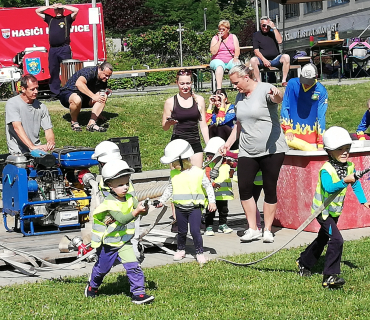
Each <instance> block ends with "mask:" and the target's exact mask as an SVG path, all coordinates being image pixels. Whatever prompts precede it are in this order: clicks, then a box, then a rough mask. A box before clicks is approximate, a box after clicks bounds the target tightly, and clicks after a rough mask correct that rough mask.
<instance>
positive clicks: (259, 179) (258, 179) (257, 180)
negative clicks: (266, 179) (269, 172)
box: [254, 170, 263, 186]
mask: <svg viewBox="0 0 370 320" xmlns="http://www.w3.org/2000/svg"><path fill="white" fill-rule="evenodd" d="M254 184H255V185H256V186H262V185H263V180H262V171H261V170H259V171H258V172H257V174H256V177H255V178H254Z"/></svg>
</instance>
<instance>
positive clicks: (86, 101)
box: [59, 62, 113, 132]
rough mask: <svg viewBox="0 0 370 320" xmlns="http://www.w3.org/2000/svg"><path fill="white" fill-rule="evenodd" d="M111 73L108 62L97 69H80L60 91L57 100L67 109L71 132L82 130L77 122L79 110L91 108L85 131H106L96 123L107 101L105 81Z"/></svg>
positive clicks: (110, 66)
mask: <svg viewBox="0 0 370 320" xmlns="http://www.w3.org/2000/svg"><path fill="white" fill-rule="evenodd" d="M112 72H113V67H112V65H111V64H110V63H108V62H103V63H102V64H101V65H100V66H97V67H86V68H82V69H81V70H78V71H77V72H76V73H75V74H74V75H73V76H72V77H70V78H69V79H68V81H67V83H66V84H65V86H64V87H63V88H61V89H60V94H59V100H60V103H61V104H62V105H63V106H64V107H66V108H69V111H70V113H71V128H72V130H73V131H81V130H82V128H81V127H80V125H79V123H78V121H77V120H78V115H79V114H80V111H81V108H92V110H91V118H90V120H89V123H88V124H87V126H86V130H87V131H91V132H92V131H98V132H104V131H106V129H105V128H104V127H99V126H98V125H97V124H96V121H97V120H98V118H99V116H100V114H101V113H102V111H103V110H104V107H105V103H106V101H107V81H108V79H109V78H110V76H111V75H112Z"/></svg>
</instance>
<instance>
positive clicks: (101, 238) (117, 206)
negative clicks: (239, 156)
mask: <svg viewBox="0 0 370 320" xmlns="http://www.w3.org/2000/svg"><path fill="white" fill-rule="evenodd" d="M136 205H137V201H136V199H135V198H134V197H132V196H131V195H129V194H128V195H126V201H124V202H123V201H119V200H117V199H116V198H114V197H113V196H112V195H111V194H109V195H108V196H107V197H106V198H105V200H104V201H103V202H102V203H101V204H100V205H99V206H98V207H97V208H96V209H95V211H94V214H93V226H92V236H91V246H92V247H93V248H98V247H100V245H101V244H107V245H110V246H113V247H122V246H123V245H124V244H125V243H126V242H128V241H130V240H131V238H132V237H133V236H134V233H135V219H134V218H132V219H130V217H127V218H128V219H130V221H129V222H128V223H126V224H122V223H120V222H118V221H115V222H113V223H111V224H110V225H106V224H105V223H104V221H105V220H106V218H107V217H109V216H110V217H113V216H112V214H114V215H116V214H120V215H128V214H131V212H132V211H133V209H134V207H135V206H136Z"/></svg>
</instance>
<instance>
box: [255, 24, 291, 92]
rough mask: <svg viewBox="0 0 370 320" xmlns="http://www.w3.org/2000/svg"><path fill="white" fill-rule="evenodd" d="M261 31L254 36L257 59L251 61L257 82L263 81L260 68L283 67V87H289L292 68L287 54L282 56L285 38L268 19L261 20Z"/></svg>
mask: <svg viewBox="0 0 370 320" xmlns="http://www.w3.org/2000/svg"><path fill="white" fill-rule="evenodd" d="M260 25H261V31H257V32H255V33H254V34H253V50H254V54H255V57H253V58H252V59H251V61H250V63H251V67H252V68H253V70H254V76H255V78H256V80H257V81H261V78H260V72H259V66H265V67H281V65H283V78H282V85H283V87H286V86H287V84H288V83H287V81H286V78H287V76H288V72H289V68H290V57H289V55H287V54H280V51H279V44H280V43H282V42H283V38H282V36H281V34H280V32H279V30H278V29H277V28H276V27H275V24H274V23H273V22H272V21H271V20H270V18H268V17H261V19H260Z"/></svg>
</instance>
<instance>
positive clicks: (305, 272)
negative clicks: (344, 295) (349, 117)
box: [296, 127, 370, 288]
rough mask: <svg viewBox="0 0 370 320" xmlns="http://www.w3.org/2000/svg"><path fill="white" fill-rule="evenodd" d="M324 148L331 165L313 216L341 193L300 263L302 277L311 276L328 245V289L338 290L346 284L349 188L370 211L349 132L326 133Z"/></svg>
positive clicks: (320, 185)
mask: <svg viewBox="0 0 370 320" xmlns="http://www.w3.org/2000/svg"><path fill="white" fill-rule="evenodd" d="M323 140H324V148H325V149H326V151H327V153H328V155H329V161H328V162H325V164H324V165H323V166H322V167H321V169H320V171H319V181H318V183H317V187H316V191H315V195H314V198H313V203H312V208H311V211H312V213H313V212H315V210H317V209H318V208H319V207H320V206H321V205H322V204H323V203H324V202H325V200H326V199H327V198H328V197H329V196H330V195H331V194H333V193H336V192H338V191H340V193H339V194H338V195H337V196H336V198H335V199H334V200H333V201H332V202H331V203H330V204H329V205H328V206H327V207H326V208H325V209H324V210H323V211H322V212H321V214H320V215H319V216H318V217H317V221H318V222H319V224H320V226H321V227H320V230H319V233H318V235H317V238H316V239H315V240H314V241H313V242H312V243H311V244H310V245H309V246H308V247H307V248H306V250H305V251H303V252H302V253H301V255H300V257H299V258H298V259H297V261H296V263H297V266H298V268H299V274H300V276H310V275H311V268H312V267H313V266H314V265H315V263H316V262H317V260H318V259H319V257H320V256H321V254H322V252H323V250H324V248H325V246H326V245H328V247H327V250H326V255H325V263H324V272H323V274H324V277H323V282H322V286H323V287H324V288H338V287H341V286H343V285H344V284H345V281H344V279H342V278H340V277H339V276H338V274H339V273H340V261H341V257H342V251H343V238H342V235H341V234H340V232H339V229H338V227H337V222H338V219H339V216H340V214H341V212H342V209H343V203H344V197H345V195H346V191H347V186H348V185H349V184H351V186H352V189H353V191H354V193H355V195H356V197H357V199H358V201H359V202H360V203H361V204H363V205H364V206H365V207H366V208H368V209H369V207H370V203H369V202H367V200H366V197H365V194H364V191H363V189H362V186H361V183H360V181H359V180H356V178H355V175H354V173H355V166H354V164H353V163H352V162H349V161H348V158H349V150H350V148H351V144H352V139H351V137H350V135H349V133H348V132H347V130H345V129H343V128H341V127H331V128H329V129H328V130H327V131H326V132H325V133H324V137H323Z"/></svg>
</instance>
